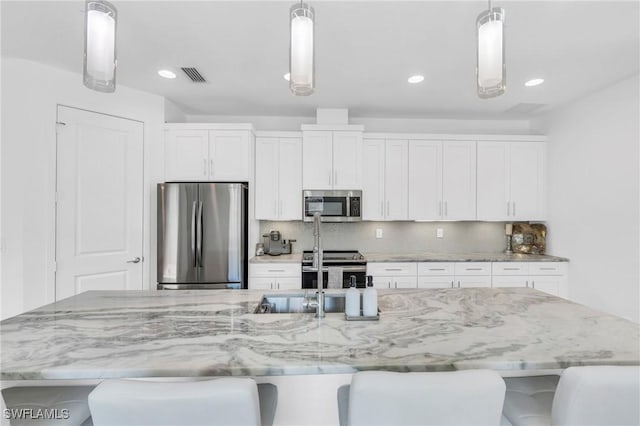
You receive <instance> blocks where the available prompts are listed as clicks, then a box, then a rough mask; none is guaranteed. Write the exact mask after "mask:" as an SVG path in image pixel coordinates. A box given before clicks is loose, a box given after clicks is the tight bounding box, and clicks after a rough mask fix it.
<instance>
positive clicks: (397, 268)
mask: <svg viewBox="0 0 640 426" xmlns="http://www.w3.org/2000/svg"><path fill="white" fill-rule="evenodd" d="M367 275H381V276H393V277H397V276H403V275H404V276H407V275H412V276H416V275H417V264H416V263H411V262H397V263H387V262H380V263H367Z"/></svg>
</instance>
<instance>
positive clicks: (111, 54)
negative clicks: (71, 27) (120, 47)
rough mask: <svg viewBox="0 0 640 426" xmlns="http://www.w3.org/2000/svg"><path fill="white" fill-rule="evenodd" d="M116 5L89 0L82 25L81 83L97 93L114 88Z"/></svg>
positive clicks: (111, 90) (99, 0)
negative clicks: (82, 58)
mask: <svg viewBox="0 0 640 426" xmlns="http://www.w3.org/2000/svg"><path fill="white" fill-rule="evenodd" d="M116 21H117V11H116V8H115V7H114V6H113V5H112V4H111V3H108V2H106V1H101V0H98V1H95V0H88V1H87V3H86V11H85V26H84V31H85V34H84V73H83V80H84V85H85V86H87V87H88V88H89V89H93V90H97V91H99V92H107V93H110V92H113V91H115V90H116Z"/></svg>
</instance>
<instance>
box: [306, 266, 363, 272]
mask: <svg viewBox="0 0 640 426" xmlns="http://www.w3.org/2000/svg"><path fill="white" fill-rule="evenodd" d="M341 268H342V272H367V267H366V266H365V265H361V266H342V267H341ZM302 272H316V270H315V269H314V268H313V267H312V266H303V267H302ZM322 272H329V267H328V266H323V267H322Z"/></svg>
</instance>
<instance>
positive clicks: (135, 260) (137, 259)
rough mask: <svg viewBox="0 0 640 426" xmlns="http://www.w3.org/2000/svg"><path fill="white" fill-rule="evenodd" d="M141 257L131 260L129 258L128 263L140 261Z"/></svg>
mask: <svg viewBox="0 0 640 426" xmlns="http://www.w3.org/2000/svg"><path fill="white" fill-rule="evenodd" d="M140 260H141V259H140V258H139V257H134V258H133V259H131V260H127V263H140Z"/></svg>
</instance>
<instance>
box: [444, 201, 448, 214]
mask: <svg viewBox="0 0 640 426" xmlns="http://www.w3.org/2000/svg"><path fill="white" fill-rule="evenodd" d="M447 207H448V203H447V202H446V201H445V202H444V215H445V217H446V216H449V211H448V210H449V209H448V208H447Z"/></svg>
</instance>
